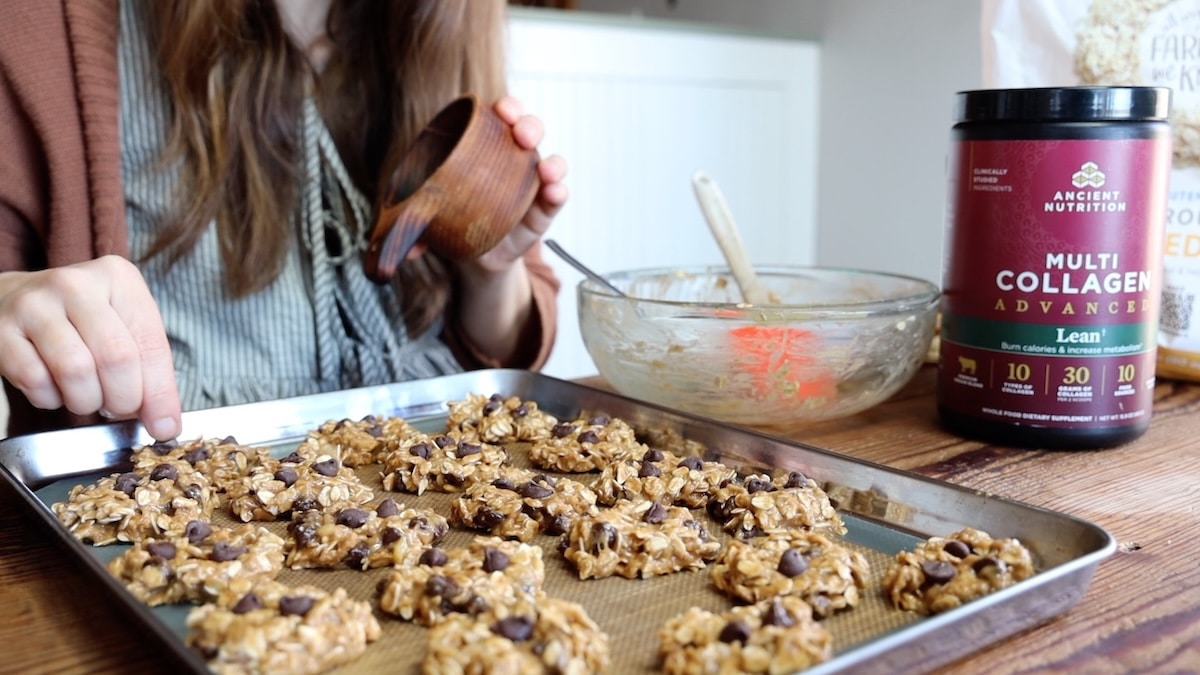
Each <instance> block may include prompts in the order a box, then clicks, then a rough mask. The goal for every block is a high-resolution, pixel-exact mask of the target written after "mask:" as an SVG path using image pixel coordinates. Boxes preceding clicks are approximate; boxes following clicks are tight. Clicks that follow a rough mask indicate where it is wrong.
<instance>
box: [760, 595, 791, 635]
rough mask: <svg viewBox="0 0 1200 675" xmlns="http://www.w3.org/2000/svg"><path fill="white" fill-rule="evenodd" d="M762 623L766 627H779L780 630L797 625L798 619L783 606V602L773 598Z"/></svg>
mask: <svg viewBox="0 0 1200 675" xmlns="http://www.w3.org/2000/svg"><path fill="white" fill-rule="evenodd" d="M762 622H763V625H764V626H778V627H780V628H790V627H791V626H794V625H796V617H794V616H792V614H791V612H789V611H787V608H786V607H784V606H783V601H782V600H780V599H779V598H778V597H776V598H772V599H771V603H770V604H769V605H767V611H766V612H765V613H763V618H762Z"/></svg>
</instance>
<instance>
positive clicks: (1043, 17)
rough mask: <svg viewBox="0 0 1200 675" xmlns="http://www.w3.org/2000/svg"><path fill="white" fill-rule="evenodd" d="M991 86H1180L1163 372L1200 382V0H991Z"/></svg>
mask: <svg viewBox="0 0 1200 675" xmlns="http://www.w3.org/2000/svg"><path fill="white" fill-rule="evenodd" d="M982 2H983V7H982V8H983V20H982V47H983V52H982V57H983V84H984V86H985V87H986V88H989V89H993V88H1009V87H1065V86H1073V85H1088V84H1096V85H1145V86H1156V87H1169V88H1170V89H1171V126H1172V129H1173V135H1174V163H1173V169H1172V171H1171V188H1170V193H1169V196H1168V206H1167V218H1166V223H1165V231H1164V236H1163V285H1162V288H1163V295H1162V310H1161V315H1160V318H1159V330H1158V366H1157V375H1158V376H1159V377H1167V378H1178V379H1187V380H1200V313H1198V312H1197V311H1196V307H1197V305H1198V304H1200V0H982Z"/></svg>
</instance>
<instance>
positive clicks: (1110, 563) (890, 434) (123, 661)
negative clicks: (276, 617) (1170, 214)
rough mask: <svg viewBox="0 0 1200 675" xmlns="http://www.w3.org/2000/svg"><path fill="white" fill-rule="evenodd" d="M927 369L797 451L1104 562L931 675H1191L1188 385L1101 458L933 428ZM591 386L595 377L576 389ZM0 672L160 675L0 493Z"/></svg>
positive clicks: (69, 565)
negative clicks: (1005, 519)
mask: <svg viewBox="0 0 1200 675" xmlns="http://www.w3.org/2000/svg"><path fill="white" fill-rule="evenodd" d="M934 374H935V372H934V368H933V367H926V368H924V369H923V370H922V371H921V372H920V373H918V375H917V377H916V378H915V379H914V380H913V382H912V383H911V384H910V385H909V386H908V387H906V388H905V389H904V390H903V391H901V392H900V393H899V394H897V395H896V396H895V397H893V398H892V399H891V400H889V401H888V402H886V403H884V404H883V405H880V406H878V407H876V408H873V409H871V410H869V411H866V412H864V413H861V414H859V415H856V416H854V417H851V418H848V419H843V420H836V421H831V422H823V423H819V424H814V425H812V426H810V427H807V428H806V429H804V431H803V432H797V433H795V434H793V435H794V436H795V437H796V438H797V439H798V440H803V441H805V442H807V443H811V444H814V445H818V446H822V447H826V448H830V449H832V450H836V451H839V452H843V453H846V454H849V455H854V456H857V457H861V458H863V459H867V460H871V461H875V462H880V463H884V464H888V465H891V466H894V467H898V468H901V469H906V470H910V471H913V472H916V473H919V474H923V475H926V476H931V477H935V478H940V479H944V480H947V481H951V482H953V483H957V484H961V485H964V486H969V487H972V488H976V489H979V490H984V491H987V492H992V493H995V494H999V495H1003V496H1006V497H1010V498H1013V499H1017V500H1021V501H1024V502H1027V503H1030V504H1035V505H1038V506H1043V507H1046V508H1050V509H1054V510H1056V511H1062V512H1065V513H1069V514H1072V515H1075V516H1078V517H1080V518H1084V519H1086V520H1090V521H1092V522H1093V523H1096V524H1097V525H1100V526H1102V527H1104V528H1106V529H1107V530H1108V531H1109V532H1111V533H1112V534H1113V536H1114V537H1116V539H1117V541H1118V542H1120V546H1119V551H1118V553H1117V554H1115V555H1114V556H1113V557H1111V558H1109V559H1107V560H1105V561H1103V562H1102V563H1100V565H1099V568H1098V570H1097V572H1096V576H1095V577H1094V578H1093V580H1092V582H1091V585H1090V586H1089V587H1088V592H1087V594H1086V595H1085V596H1084V598H1083V599H1082V600H1081V601H1080V602H1079V603H1078V604H1077V605H1075V606H1074V607H1073V608H1072V609H1071V610H1070V611H1068V612H1067V613H1065V614H1063V615H1061V616H1059V617H1057V618H1055V619H1053V620H1052V621H1050V622H1049V623H1047V624H1044V625H1042V626H1040V627H1038V628H1035V629H1032V630H1029V631H1026V632H1025V633H1022V634H1020V635H1017V636H1015V637H1012V638H1009V639H1007V640H1005V641H1003V642H1000V643H998V644H996V645H994V646H992V647H990V648H989V649H987V650H985V651H983V652H980V653H979V654H977V655H974V656H972V657H970V658H968V659H966V660H963V661H959V662H957V663H955V664H953V665H951V666H949V667H946V668H944V669H942V670H941V671H939V672H942V673H978V672H988V673H993V674H994V673H1030V672H1080V673H1084V672H1086V673H1122V672H1138V673H1145V672H1161V673H1180V672H1200V385H1193V384H1186V383H1181V382H1175V381H1160V382H1159V383H1158V386H1157V389H1156V392H1155V406H1154V417H1153V420H1152V422H1151V425H1150V430H1149V431H1148V432H1147V433H1146V434H1145V435H1144V436H1142V437H1141V438H1139V439H1138V440H1136V441H1134V442H1132V443H1129V444H1127V445H1124V446H1121V447H1119V448H1114V449H1110V450H1100V451H1069V452H1068V451H1059V452H1051V451H1040V450H1019V449H1010V448H1002V447H996V446H989V445H986V444H983V443H979V442H975V441H967V440H964V439H961V438H959V437H956V436H953V435H951V434H949V433H947V432H945V431H943V430H942V429H940V428H939V426H938V423H937V413H936V410H935V403H934V389H935V384H934ZM590 383H592V384H595V382H594V381H593V382H590ZM0 645H3V654H4V656H3V658H0V671H3V672H22V673H29V672H46V673H50V672H54V673H117V672H120V673H138V672H162V671H163V670H164V663H163V661H162V659H163V656H162V653H161V652H160V651H159V650H157V649H156V648H155V646H154V645H153V643H152V641H151V640H150V639H149V638H139V635H138V631H137V629H136V628H135V627H134V626H133V625H131V624H130V622H129V620H128V619H126V617H125V616H124V615H123V614H122V613H121V612H120V611H119V610H118V609H117V608H115V607H112V606H111V605H110V603H108V601H107V599H106V594H105V592H104V591H103V590H102V589H98V588H94V587H93V584H92V583H91V582H90V581H89V577H88V575H87V574H86V573H85V572H84V570H83V568H82V567H80V566H78V565H77V564H76V563H75V562H74V561H73V560H71V559H69V558H68V557H66V556H64V555H63V549H62V548H60V547H59V546H58V545H56V544H55V543H53V542H52V540H51V537H50V536H49V535H47V533H46V532H45V531H44V529H43V527H42V526H40V525H39V524H38V523H37V522H36V521H34V520H32V519H31V518H30V517H29V513H28V509H27V507H26V506H25V504H24V503H23V502H21V501H20V498H19V497H18V496H17V495H16V493H15V492H14V491H13V490H12V489H11V488H10V487H9V486H8V485H7V483H4V482H0Z"/></svg>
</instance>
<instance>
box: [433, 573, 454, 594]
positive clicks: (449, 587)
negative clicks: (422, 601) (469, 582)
mask: <svg viewBox="0 0 1200 675" xmlns="http://www.w3.org/2000/svg"><path fill="white" fill-rule="evenodd" d="M457 593H458V584H456V583H454V581H453V580H452V579H450V578H449V577H447V576H443V575H441V574H431V575H430V576H429V578H428V579H426V580H425V595H428V596H431V597H435V598H449V597H453V596H454V595H456V594H457Z"/></svg>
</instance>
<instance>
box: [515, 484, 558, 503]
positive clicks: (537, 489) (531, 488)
mask: <svg viewBox="0 0 1200 675" xmlns="http://www.w3.org/2000/svg"><path fill="white" fill-rule="evenodd" d="M517 494H519V495H521V496H522V497H524V498H526V499H545V498H546V497H549V496H551V495H553V494H554V490H552V489H550V488H548V487H546V486H545V485H538V484H537V483H535V482H533V481H529V482H528V483H522V484H521V486H520V487H519V488H517Z"/></svg>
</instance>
